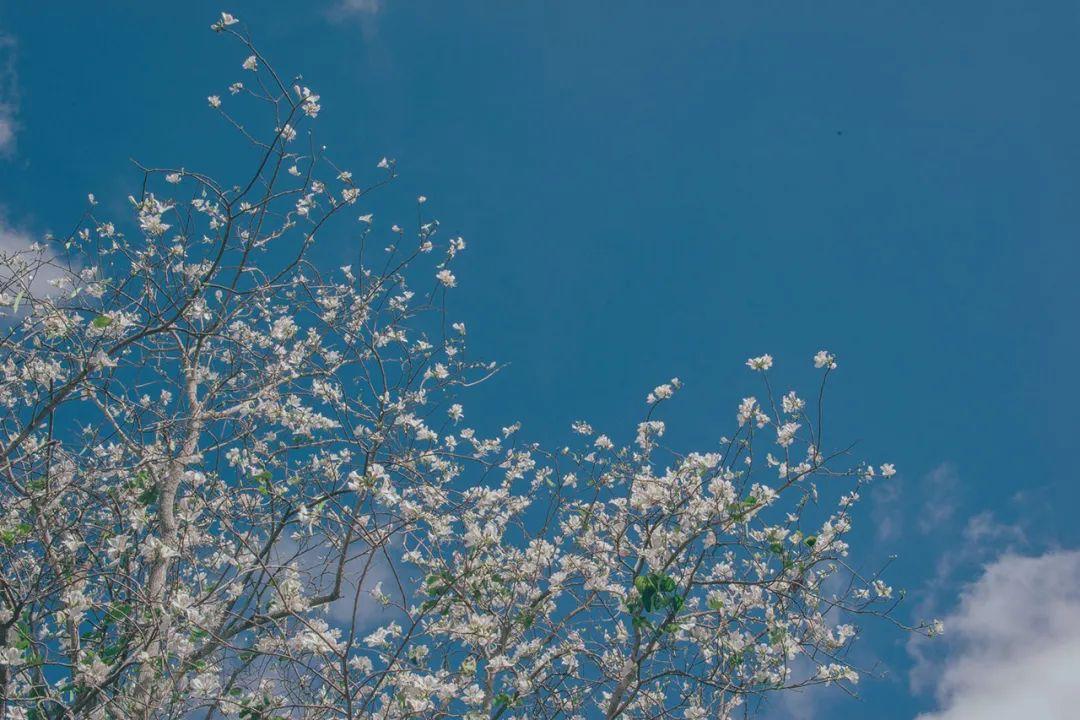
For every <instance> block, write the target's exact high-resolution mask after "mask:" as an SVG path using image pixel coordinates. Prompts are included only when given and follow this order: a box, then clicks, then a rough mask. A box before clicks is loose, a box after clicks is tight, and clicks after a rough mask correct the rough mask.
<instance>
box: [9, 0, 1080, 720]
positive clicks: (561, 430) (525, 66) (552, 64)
mask: <svg viewBox="0 0 1080 720" xmlns="http://www.w3.org/2000/svg"><path fill="white" fill-rule="evenodd" d="M320 3H322V4H320ZM305 5H308V6H310V9H307V10H305V9H302V8H303V7H304V6H305ZM332 8H333V3H332V1H331V0H325V1H324V0H315V1H314V2H312V3H296V2H288V3H285V2H282V3H276V2H274V3H271V2H259V3H255V2H231V1H230V3H229V5H228V6H227V7H222V6H219V5H218V4H216V3H213V4H211V3H206V2H201V1H200V2H184V3H179V2H175V3H164V2H152V3H135V2H122V3H121V2H116V3H109V4H104V3H83V2H50V3H42V2H38V3H29V2H27V3H23V2H14V1H11V2H6V3H4V4H2V5H0V33H2V34H4V35H8V36H10V37H11V38H14V40H15V42H16V58H15V68H16V71H17V74H18V78H17V80H18V88H19V99H18V114H17V120H18V123H19V126H20V127H19V129H18V131H17V138H16V147H15V148H14V150H13V151H11V152H9V153H8V154H7V155H6V157H3V158H0V207H2V208H3V209H4V215H5V216H6V221H7V223H8V224H9V225H12V226H15V227H19V228H21V229H24V230H27V231H30V232H33V233H34V234H37V235H40V234H43V233H44V232H46V231H56V232H64V231H67V230H68V229H69V227H70V225H71V223H73V222H74V220H75V219H76V218H77V216H78V214H79V213H80V212H81V209H82V207H83V206H84V203H85V194H86V192H88V191H93V192H95V193H97V195H98V196H99V197H100V198H102V200H103V202H105V203H111V206H112V207H115V208H120V207H122V205H121V203H122V202H123V198H124V197H126V195H127V194H128V193H129V192H132V191H134V190H136V189H137V183H138V181H139V176H138V175H137V174H136V173H135V172H134V170H133V168H132V167H131V165H130V164H129V163H128V161H127V158H129V157H134V158H138V159H139V160H141V161H144V162H147V163H150V164H172V165H186V166H187V167H198V168H210V169H212V170H213V169H218V168H217V167H216V163H218V161H219V155H220V152H221V150H222V149H223V147H224V145H223V143H224V142H226V141H228V142H231V139H232V137H233V136H232V135H231V134H230V133H229V132H228V131H226V129H225V128H224V127H223V126H222V123H221V121H220V119H219V118H218V117H217V116H216V114H214V113H212V112H210V111H209V110H208V109H207V107H206V101H205V98H206V96H207V95H209V94H211V93H217V94H220V95H222V96H223V97H224V98H225V100H226V102H228V96H227V93H226V92H225V88H226V85H227V84H228V82H231V81H232V80H236V79H244V78H243V73H242V72H241V71H240V69H239V64H240V62H241V61H242V59H243V57H244V53H243V52H242V50H241V49H240V48H239V47H238V46H237V45H236V44H235V43H232V42H229V41H225V40H223V39H222V38H221V37H218V36H216V35H214V34H213V33H211V32H209V29H208V25H209V23H210V22H212V21H213V20H214V18H215V17H216V16H217V14H218V11H219V10H221V9H226V10H229V11H230V12H232V13H234V14H236V15H237V16H238V17H240V19H241V20H242V21H243V22H244V24H245V27H246V28H247V29H249V30H250V32H251V33H252V34H253V35H254V37H255V39H256V41H257V43H258V44H259V45H260V48H261V49H262V50H263V52H264V53H266V54H267V55H268V56H269V57H270V58H272V60H273V61H274V63H275V65H276V66H277V67H278V68H279V69H280V70H282V71H284V72H285V73H286V74H293V73H302V74H303V75H304V77H305V82H306V83H307V84H309V85H311V87H313V88H314V89H315V90H316V91H317V92H320V93H321V94H322V96H323V106H324V110H323V114H322V115H321V116H320V118H319V121H318V123H317V127H318V128H319V129H318V138H319V140H320V141H321V142H325V143H327V144H328V145H330V150H331V153H332V154H333V156H334V157H335V158H336V159H337V160H339V161H340V162H342V163H343V164H345V165H346V166H348V167H351V168H353V169H355V170H357V171H359V170H360V169H361V168H363V169H365V170H367V169H369V168H371V166H373V165H374V163H375V162H376V161H377V160H378V158H379V157H381V156H382V155H389V156H391V157H396V158H398V160H399V170H400V172H401V174H402V176H403V177H402V180H401V182H400V183H399V185H398V187H397V189H396V190H394V191H393V192H392V193H391V194H390V195H388V196H387V197H388V198H389V199H388V200H387V202H388V203H389V207H391V208H393V207H395V205H394V203H398V201H397V200H393V199H392V198H393V197H395V196H404V197H411V196H414V195H416V194H419V193H423V194H426V195H427V196H428V197H429V198H430V205H429V207H430V208H431V209H432V210H433V211H434V212H435V213H436V214H437V216H438V217H439V218H440V219H441V220H442V221H443V227H444V228H445V229H446V230H448V231H450V232H453V233H461V234H463V235H464V236H465V237H466V239H467V240H468V241H469V251H468V256H467V257H466V258H464V262H463V263H462V264H461V265H460V266H459V268H458V270H457V275H458V277H459V281H460V283H461V285H462V287H461V288H460V289H459V290H458V291H457V292H456V304H455V306H454V307H455V308H456V310H457V313H456V314H457V315H458V316H459V317H460V318H462V319H465V320H466V321H467V322H468V324H469V327H470V335H471V336H472V338H473V346H474V348H476V349H477V350H478V351H479V352H480V354H482V355H484V356H485V357H489V358H493V359H498V360H502V361H506V362H509V363H510V367H509V369H508V370H507V371H506V372H505V373H504V374H502V375H501V376H499V377H498V378H496V379H495V380H494V381H492V382H491V383H490V384H489V385H487V386H485V387H483V388H481V389H479V390H478V391H477V392H476V393H475V396H474V398H473V399H472V401H471V402H469V403H468V409H469V412H470V417H472V418H476V417H478V416H483V417H486V418H488V420H489V421H490V422H491V423H492V424H494V423H497V422H499V423H505V422H510V421H511V420H513V419H518V418H519V419H521V420H523V421H524V423H525V430H524V433H525V434H526V435H527V436H529V437H531V438H538V439H541V440H544V441H547V442H552V443H558V442H560V441H563V440H564V439H565V436H566V428H567V426H568V423H569V422H570V421H571V420H572V419H576V418H579V417H580V418H586V419H588V420H590V421H591V422H593V423H594V424H595V425H597V426H598V427H599V428H602V429H604V430H607V431H610V432H612V433H613V434H619V435H620V436H621V437H623V438H625V437H627V436H628V435H629V433H630V432H631V430H632V427H633V424H635V423H636V422H637V419H638V416H639V414H640V412H641V408H642V401H643V398H644V395H645V393H646V392H647V391H648V390H649V389H651V388H652V387H653V386H654V385H656V384H658V383H660V382H663V381H664V380H666V379H667V378H669V377H670V376H672V375H678V376H679V377H681V378H682V380H683V381H684V382H685V384H686V390H685V392H684V393H683V394H682V395H681V396H680V398H679V399H678V401H677V403H676V404H675V405H673V406H672V409H671V411H670V412H669V413H668V416H667V417H668V419H669V420H670V422H671V424H672V430H673V433H674V434H675V438H676V440H677V442H678V444H680V445H681V446H683V447H684V448H687V449H690V448H693V449H700V450H708V449H712V448H714V447H715V446H716V442H717V440H718V438H719V437H720V436H721V435H723V434H724V433H725V432H728V431H729V430H730V428H731V425H732V422H733V418H734V404H735V403H736V402H737V400H738V398H740V397H742V396H743V395H745V394H748V393H751V392H756V391H758V389H759V388H758V386H757V385H756V384H755V380H756V378H754V377H752V376H751V374H750V373H749V372H748V371H746V370H745V368H743V367H742V362H743V361H744V360H745V358H746V357H748V356H749V355H757V354H759V353H762V352H770V353H772V354H773V355H774V356H776V357H777V368H776V374H777V376H778V377H779V378H781V379H782V381H783V380H791V381H792V383H794V384H796V386H797V387H802V388H807V383H808V382H810V381H811V380H812V378H813V377H814V376H813V374H812V372H811V371H810V369H809V365H810V357H811V356H812V355H813V353H814V352H815V351H816V350H818V349H819V348H821V347H827V348H829V349H830V350H832V351H833V352H835V353H836V354H837V355H838V356H839V358H840V372H839V374H838V375H837V376H836V380H837V381H836V383H835V385H834V386H833V390H832V392H831V394H830V399H829V407H830V412H831V417H832V427H833V428H834V430H833V431H832V432H833V437H834V438H839V437H849V438H851V439H858V440H860V441H861V450H862V451H863V452H864V453H866V454H868V455H869V456H871V457H872V458H875V459H879V460H884V459H889V460H892V461H894V462H896V463H897V464H898V466H899V467H900V469H901V475H900V476H899V477H898V478H897V479H895V481H894V483H893V485H892V486H891V487H890V488H885V489H879V490H876V491H875V492H874V493H872V496H871V497H870V498H868V500H869V503H868V507H867V508H866V511H867V512H866V513H865V517H866V519H867V520H868V521H869V522H868V523H866V527H865V529H864V530H863V531H862V533H861V535H860V536H861V539H862V548H861V549H860V551H859V555H860V557H861V558H865V559H867V560H868V561H873V560H875V559H876V560H880V559H882V558H884V557H886V556H887V555H888V554H889V553H891V552H895V553H897V554H898V555H899V558H898V560H897V561H896V562H895V564H894V567H893V571H894V574H893V577H894V578H898V579H899V584H901V585H905V586H906V587H908V588H909V589H910V591H911V592H912V593H913V595H915V599H914V600H912V601H910V602H909V603H908V604H907V605H906V606H905V607H906V608H907V609H906V610H905V612H906V613H910V614H911V615H916V614H917V612H918V611H920V610H925V609H933V610H940V611H945V610H947V609H948V607H949V604H950V602H951V600H950V598H952V597H953V596H954V595H955V592H956V590H957V588H958V586H959V585H958V584H959V583H961V582H963V581H964V580H965V579H967V578H969V577H970V576H971V573H972V572H974V571H975V570H976V569H977V568H976V567H975V564H974V561H975V559H977V558H980V557H987V556H992V555H993V554H994V553H995V552H996V551H997V550H999V548H995V547H983V548H974V549H973V548H971V547H970V544H971V543H972V542H975V541H974V540H972V537H971V533H968V537H967V539H965V537H964V533H963V528H964V527H965V525H966V524H967V523H968V521H969V519H970V518H972V517H975V516H978V515H979V514H980V513H992V518H993V522H994V523H998V524H999V525H1000V526H1001V527H1008V528H1011V531H1010V532H1008V533H1004V534H1003V535H1004V536H1007V537H1010V538H1012V540H1011V541H1010V542H1011V543H1013V544H1015V545H1016V546H1017V547H1019V549H1021V550H1030V551H1037V550H1040V549H1044V548H1046V547H1052V546H1057V545H1061V546H1066V547H1075V546H1077V544H1080V531H1078V529H1077V524H1076V522H1075V520H1074V517H1075V508H1076V506H1077V502H1078V501H1080V492H1078V490H1077V482H1076V472H1075V469H1074V468H1075V460H1074V454H1075V453H1074V450H1075V448H1076V444H1077V443H1076V440H1075V437H1076V432H1077V423H1076V410H1077V404H1078V401H1080V393H1078V382H1077V373H1076V371H1075V364H1076V359H1077V355H1078V350H1080V347H1078V345H1080V342H1078V334H1077V331H1076V319H1075V313H1076V309H1077V307H1078V300H1080V291H1078V288H1080V283H1078V282H1077V281H1076V276H1077V266H1078V262H1080V252H1078V250H1077V231H1078V229H1080V222H1078V214H1080V204H1078V200H1080V189H1078V188H1080V185H1078V180H1080V172H1078V167H1080V143H1078V141H1077V133H1078V131H1080V94H1078V91H1077V87H1078V83H1077V79H1076V70H1077V68H1078V67H1080V49H1078V48H1080V43H1077V37H1078V30H1080V6H1078V5H1077V4H1076V3H1072V2H1053V1H1051V0H1044V1H1042V2H1037V3H1032V2H1020V1H1018V2H993V1H986V0H983V1H981V2H960V1H955V0H954V1H951V2H941V1H940V0H938V1H936V2H905V3H897V2H875V1H868V0H859V1H857V2H855V1H853V2H784V3H777V2H760V1H759V2H679V3H657V2H655V1H653V2H618V3H616V2H593V1H589V2H586V1H583V0H578V1H576V2H558V3H556V2H549V3H540V2H470V3H463V4H462V3H456V2H437V1H434V0H431V1H428V2H414V1H412V0H384V2H383V3H382V7H381V9H380V10H379V11H378V12H374V13H372V12H360V13H354V14H351V15H342V14H335V13H334V12H332ZM371 209H373V210H374V211H375V212H376V213H377V214H382V215H385V214H386V213H387V212H392V210H383V209H381V208H380V201H378V200H376V201H375V202H374V203H373V204H372V208H371ZM340 242H345V240H341V241H340ZM323 247H329V248H332V247H334V246H333V245H332V244H329V245H324V246H323ZM328 261H334V258H328ZM982 517H983V519H986V518H987V517H991V516H987V515H985V514H984V515H982ZM886 526H887V527H886ZM965 563H966V564H965ZM969 565H970V567H968V566H969ZM867 639H868V642H869V643H870V649H869V650H867V653H868V654H869V656H873V657H874V658H876V659H879V660H880V661H881V662H882V663H883V665H882V668H883V669H885V670H887V671H888V676H887V677H886V678H885V679H884V680H880V681H876V682H867V683H864V684H863V685H862V686H861V688H860V689H861V691H862V694H863V700H862V704H861V705H858V704H855V701H850V700H838V699H836V698H832V697H825V698H806V699H805V702H803V701H802V700H800V701H798V702H797V703H795V704H794V705H792V706H788V707H786V708H777V709H776V712H777V713H778V714H779V715H781V716H783V715H785V714H791V715H792V716H810V715H811V714H812V711H813V710H814V709H815V708H816V709H819V710H820V709H822V708H825V707H828V706H830V705H835V707H836V709H837V710H838V711H839V712H840V713H841V715H842V716H846V717H862V716H866V717H869V716H874V717H881V718H905V717H912V716H913V715H914V714H915V713H916V712H917V711H919V710H920V709H926V708H928V707H932V704H933V698H932V697H928V696H927V695H925V694H919V693H916V692H913V691H912V689H911V688H910V687H909V684H908V680H907V671H908V668H909V666H910V662H911V661H910V659H909V657H908V655H907V653H906V651H905V648H904V645H903V642H902V639H899V638H898V636H897V634H895V633H891V632H886V631H884V629H882V628H876V629H871V630H870V631H869V632H868V638H867Z"/></svg>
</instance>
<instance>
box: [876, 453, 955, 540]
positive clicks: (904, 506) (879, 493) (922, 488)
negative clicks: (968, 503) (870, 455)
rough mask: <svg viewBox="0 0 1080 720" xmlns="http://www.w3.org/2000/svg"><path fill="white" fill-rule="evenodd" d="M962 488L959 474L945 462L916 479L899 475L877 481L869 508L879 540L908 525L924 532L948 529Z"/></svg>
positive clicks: (900, 533) (899, 532) (898, 534)
mask: <svg viewBox="0 0 1080 720" xmlns="http://www.w3.org/2000/svg"><path fill="white" fill-rule="evenodd" d="M961 491H962V484H961V482H960V475H959V473H958V472H957V470H956V466H955V465H954V464H953V463H951V462H948V461H946V462H943V463H940V464H939V465H937V466H936V467H934V468H933V469H932V470H930V472H928V473H926V474H925V475H923V476H922V477H921V478H919V479H918V480H917V481H909V480H906V479H904V478H902V477H898V478H893V479H891V480H885V479H882V480H880V481H878V483H877V484H876V485H875V487H874V491H873V495H872V498H873V503H872V509H871V514H872V516H873V519H874V525H875V527H876V528H877V530H876V532H877V538H878V540H880V541H893V540H896V539H898V538H900V537H901V536H903V535H904V534H905V532H906V531H907V530H908V529H909V528H914V529H916V530H918V531H919V533H921V534H923V535H930V534H932V533H935V532H939V531H942V530H948V529H950V526H951V521H952V519H953V517H954V516H955V514H956V511H957V508H958V507H959V504H960V497H961V494H962V493H961ZM911 513H914V514H915V515H914V517H912V516H911Z"/></svg>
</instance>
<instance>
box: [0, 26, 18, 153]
mask: <svg viewBox="0 0 1080 720" xmlns="http://www.w3.org/2000/svg"><path fill="white" fill-rule="evenodd" d="M18 109H19V83H18V76H17V75H16V73H15V38H13V37H11V36H10V35H2V34H0V154H7V153H10V152H11V151H12V150H14V148H15V131H16V129H17V128H18V123H17V121H16V114H17V112H18Z"/></svg>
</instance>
